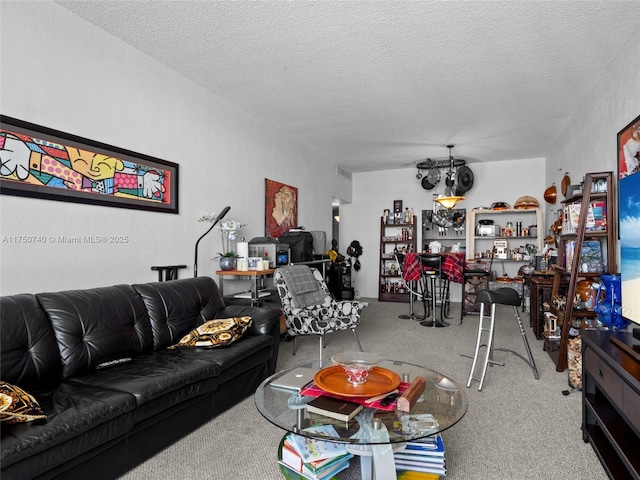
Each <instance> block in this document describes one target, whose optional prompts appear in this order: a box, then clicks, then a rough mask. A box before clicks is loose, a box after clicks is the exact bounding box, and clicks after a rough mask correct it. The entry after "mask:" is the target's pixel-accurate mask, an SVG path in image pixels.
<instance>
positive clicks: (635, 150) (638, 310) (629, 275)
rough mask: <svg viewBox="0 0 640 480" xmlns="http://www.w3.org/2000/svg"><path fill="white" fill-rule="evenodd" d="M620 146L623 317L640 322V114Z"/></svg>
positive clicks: (622, 135)
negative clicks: (639, 274) (639, 275)
mask: <svg viewBox="0 0 640 480" xmlns="http://www.w3.org/2000/svg"><path fill="white" fill-rule="evenodd" d="M617 148H618V149H617V165H618V171H617V173H618V185H617V187H618V226H619V228H618V236H619V239H620V242H619V244H620V276H621V280H622V287H621V288H622V292H621V295H622V316H623V317H624V318H625V319H627V320H631V321H633V322H635V323H637V324H640V288H639V284H640V283H639V282H640V278H639V277H638V271H639V270H640V260H638V259H639V258H640V240H639V239H638V235H637V233H636V232H637V220H638V219H640V208H638V204H639V202H640V193H639V192H640V115H639V116H638V117H636V118H635V120H633V121H632V122H630V123H629V124H628V125H626V126H625V127H624V128H623V129H622V130H620V131H619V132H618V135H617ZM634 159H635V160H634Z"/></svg>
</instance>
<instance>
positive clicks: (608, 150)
mask: <svg viewBox="0 0 640 480" xmlns="http://www.w3.org/2000/svg"><path fill="white" fill-rule="evenodd" d="M638 115H640V29H638V30H637V31H636V32H635V33H633V35H632V36H631V38H630V39H629V41H628V42H627V43H626V45H624V46H623V47H622V48H621V49H620V54H619V55H618V56H617V57H616V58H615V59H614V60H613V61H612V62H611V64H610V65H609V68H608V69H607V74H606V75H605V76H604V77H603V78H602V79H601V80H600V81H599V82H598V84H597V85H596V86H595V88H594V89H593V91H592V92H591V93H590V94H589V95H588V96H587V98H585V100H584V102H583V103H582V104H581V105H580V107H579V108H578V110H577V111H576V113H575V116H574V118H573V120H572V121H571V123H570V124H569V125H568V126H567V128H566V130H565V131H564V132H562V133H561V134H560V135H559V137H558V140H557V142H556V143H555V144H554V145H553V146H551V148H550V149H549V152H548V155H547V186H549V185H551V184H552V183H553V182H555V184H556V185H557V186H559V185H560V182H561V180H562V177H563V175H564V172H569V175H570V177H571V180H572V183H575V184H579V183H580V182H581V181H582V179H583V178H584V175H585V173H589V172H604V171H613V172H614V174H615V173H616V172H617V165H616V158H617V153H616V152H617V145H616V143H617V138H616V136H617V133H618V132H619V131H620V130H622V129H623V128H624V127H625V126H626V125H627V124H628V123H629V122H631V121H632V120H633V119H635V118H636V117H637V116H638ZM558 197H559V199H562V198H563V197H562V195H561V194H560V191H559V190H558ZM557 208H558V206H554V207H549V210H552V209H553V210H556V209H557ZM551 218H552V217H548V219H551Z"/></svg>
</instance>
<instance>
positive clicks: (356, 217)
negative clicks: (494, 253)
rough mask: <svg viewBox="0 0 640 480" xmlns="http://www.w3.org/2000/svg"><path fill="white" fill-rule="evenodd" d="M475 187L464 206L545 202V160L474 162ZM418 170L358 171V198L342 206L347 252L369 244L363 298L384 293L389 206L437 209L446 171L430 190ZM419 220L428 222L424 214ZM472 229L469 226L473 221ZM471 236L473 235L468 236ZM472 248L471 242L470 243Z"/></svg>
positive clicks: (456, 295) (455, 295) (360, 282)
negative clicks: (384, 222) (381, 272)
mask: <svg viewBox="0 0 640 480" xmlns="http://www.w3.org/2000/svg"><path fill="white" fill-rule="evenodd" d="M470 168H471V170H472V171H473V175H474V184H473V188H471V190H469V191H468V192H467V193H466V194H465V197H466V200H465V201H464V202H463V203H460V205H459V208H463V207H464V208H466V209H467V210H469V209H472V208H474V207H479V206H485V207H489V206H491V204H492V203H493V202H497V201H503V202H507V203H509V205H511V206H513V204H514V203H515V201H516V199H518V198H519V197H521V196H523V195H531V196H533V197H536V198H537V199H538V201H539V202H540V203H541V204H542V203H544V200H543V199H542V193H543V192H544V181H545V174H544V168H545V167H544V159H543V158H534V159H529V160H514V161H507V162H487V163H473V164H471V165H470ZM416 173H417V170H416V169H415V168H408V169H402V170H386V171H379V172H368V173H357V174H355V175H354V176H353V203H352V204H350V205H341V207H340V246H341V252H342V253H345V252H346V247H347V246H348V245H349V244H350V243H351V242H352V241H353V240H358V241H359V242H360V244H361V245H362V248H363V254H362V256H361V257H360V263H361V264H362V268H361V270H360V272H359V273H357V274H354V278H355V280H356V290H358V292H359V294H360V296H362V297H375V298H377V297H378V263H379V257H380V255H379V254H380V217H381V216H382V212H383V210H384V209H385V208H388V209H393V201H394V200H402V201H403V206H405V207H409V208H411V207H413V209H414V211H415V212H416V214H420V212H421V211H422V210H428V209H431V208H433V194H434V193H435V194H437V193H443V192H444V176H443V179H442V180H441V181H440V183H439V184H438V186H437V187H436V188H434V189H433V190H424V189H423V188H422V186H421V185H420V182H419V181H418V180H417V179H416ZM418 221H419V222H422V218H421V216H420V215H419V216H418ZM467 228H469V225H467ZM467 238H469V236H467ZM418 247H419V248H421V247H422V229H421V228H420V229H419V232H418ZM467 248H468V247H467ZM460 292H461V290H460V288H458V287H455V286H454V287H453V288H452V301H460V297H461V293H460Z"/></svg>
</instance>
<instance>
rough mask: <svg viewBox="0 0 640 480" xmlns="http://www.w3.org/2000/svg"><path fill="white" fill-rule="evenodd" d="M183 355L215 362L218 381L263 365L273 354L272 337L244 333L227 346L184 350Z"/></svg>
mask: <svg viewBox="0 0 640 480" xmlns="http://www.w3.org/2000/svg"><path fill="white" fill-rule="evenodd" d="M183 351H184V353H185V355H188V356H193V357H195V358H199V359H203V360H204V359H206V361H209V362H212V363H215V364H216V365H218V366H219V368H220V376H219V382H220V384H223V383H225V382H227V381H228V380H229V379H231V378H234V377H237V376H239V375H241V374H242V373H244V372H246V371H248V370H251V369H253V368H255V367H257V366H264V365H265V364H267V363H268V361H269V359H270V358H271V357H272V355H273V339H272V337H271V336H267V335H257V336H253V335H245V336H243V337H242V338H241V339H240V340H238V341H237V342H235V343H233V344H232V345H230V346H229V347H222V348H214V349H199V348H198V349H192V350H184V349H183Z"/></svg>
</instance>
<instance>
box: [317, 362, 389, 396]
mask: <svg viewBox="0 0 640 480" xmlns="http://www.w3.org/2000/svg"><path fill="white" fill-rule="evenodd" d="M313 380H314V382H315V383H316V385H317V386H318V387H320V388H321V389H322V390H324V391H326V392H329V393H333V394H334V395H341V396H343V397H375V396H376V395H382V394H383V393H387V392H390V391H391V390H394V389H396V388H398V385H400V376H399V375H398V374H397V373H395V372H392V371H391V370H387V369H386V368H381V367H373V368H372V369H371V371H370V372H369V376H368V377H367V381H366V382H365V383H363V384H362V385H352V384H350V383H349V381H348V380H347V374H346V373H345V371H344V369H343V368H342V367H341V366H340V365H334V366H332V367H327V368H323V369H322V370H320V371H319V372H318V373H316V375H315V377H314V379H313Z"/></svg>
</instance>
